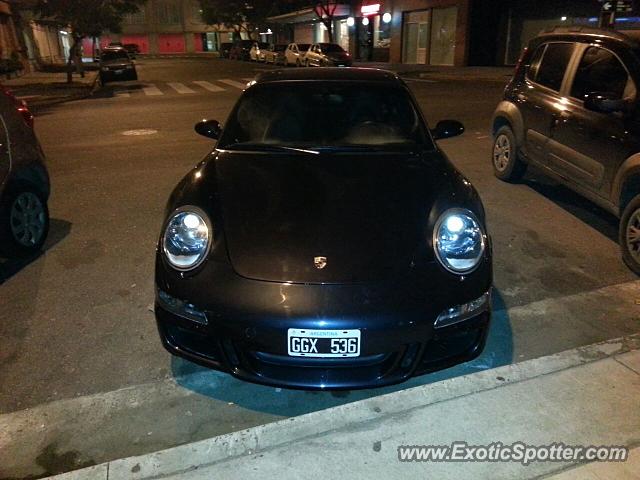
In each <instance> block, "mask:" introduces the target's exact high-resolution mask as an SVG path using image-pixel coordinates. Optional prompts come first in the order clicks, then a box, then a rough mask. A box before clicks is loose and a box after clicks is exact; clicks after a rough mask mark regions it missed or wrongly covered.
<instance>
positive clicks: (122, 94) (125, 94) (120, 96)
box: [115, 90, 131, 98]
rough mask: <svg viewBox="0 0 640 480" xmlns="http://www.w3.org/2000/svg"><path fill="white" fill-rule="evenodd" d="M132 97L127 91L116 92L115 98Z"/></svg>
mask: <svg viewBox="0 0 640 480" xmlns="http://www.w3.org/2000/svg"><path fill="white" fill-rule="evenodd" d="M130 96H131V94H130V93H129V92H127V91H126V90H122V91H119V92H115V97H117V98H126V97H130Z"/></svg>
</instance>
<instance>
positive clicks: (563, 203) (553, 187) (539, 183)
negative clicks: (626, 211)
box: [522, 169, 618, 243]
mask: <svg viewBox="0 0 640 480" xmlns="http://www.w3.org/2000/svg"><path fill="white" fill-rule="evenodd" d="M532 170H533V169H532ZM522 184H523V185H526V186H528V187H529V188H531V189H533V190H535V191H536V192H538V193H539V194H540V195H543V196H545V197H546V198H548V199H549V200H551V201H552V202H553V203H555V204H556V205H558V206H559V207H562V208H563V209H564V210H566V211H567V212H569V213H570V214H571V215H573V216H574V217H576V218H578V219H579V220H581V221H582V222H584V223H586V224H587V225H589V226H590V227H592V228H594V229H595V230H596V231H598V232H600V233H601V234H602V235H604V236H605V237H607V238H608V239H609V240H611V241H613V242H615V243H618V219H617V218H616V217H615V216H614V215H612V214H611V213H609V212H607V211H606V210H604V209H602V208H600V207H599V206H597V205H596V204H595V203H592V202H591V201H589V200H587V199H586V198H584V197H582V196H581V195H579V194H577V193H575V192H574V191H573V190H571V189H570V188H568V187H565V186H564V185H561V184H559V183H555V182H553V180H551V179H549V178H548V177H546V176H544V174H542V173H540V172H538V171H533V172H532V173H531V174H528V175H527V176H526V177H525V178H524V179H523V180H522Z"/></svg>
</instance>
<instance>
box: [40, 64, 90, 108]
mask: <svg viewBox="0 0 640 480" xmlns="http://www.w3.org/2000/svg"><path fill="white" fill-rule="evenodd" d="M89 74H90V75H91V74H93V73H89ZM98 77H99V75H98V74H97V73H95V77H94V79H93V80H92V81H91V83H88V84H87V86H88V88H87V89H86V91H83V92H82V93H79V94H77V95H70V96H66V97H61V98H56V99H55V100H50V101H48V100H46V97H45V99H43V100H42V101H41V102H40V101H35V102H33V103H29V102H28V104H29V107H32V109H33V110H34V111H35V112H36V113H37V111H38V109H39V108H43V107H45V108H46V107H50V106H52V105H58V104H61V103H66V102H72V101H74V100H83V99H85V98H89V97H90V96H91V95H93V94H94V93H95V92H96V91H97V90H98V88H99V86H100V82H99V81H98Z"/></svg>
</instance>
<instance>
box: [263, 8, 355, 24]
mask: <svg viewBox="0 0 640 480" xmlns="http://www.w3.org/2000/svg"><path fill="white" fill-rule="evenodd" d="M350 14H351V7H350V6H349V5H345V4H339V5H337V6H336V10H335V12H334V14H333V16H334V18H339V17H348V16H349V15H350ZM318 20H319V18H318V15H317V14H316V12H315V10H314V9H313V8H305V9H304V10H296V11H295V12H289V13H284V14H282V15H276V16H274V17H268V18H267V22H271V23H308V22H316V21H318Z"/></svg>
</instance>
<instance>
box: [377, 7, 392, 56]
mask: <svg viewBox="0 0 640 480" xmlns="http://www.w3.org/2000/svg"><path fill="white" fill-rule="evenodd" d="M390 44H391V22H384V21H383V20H382V16H381V15H376V16H375V17H373V46H374V47H375V48H389V45H390Z"/></svg>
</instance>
